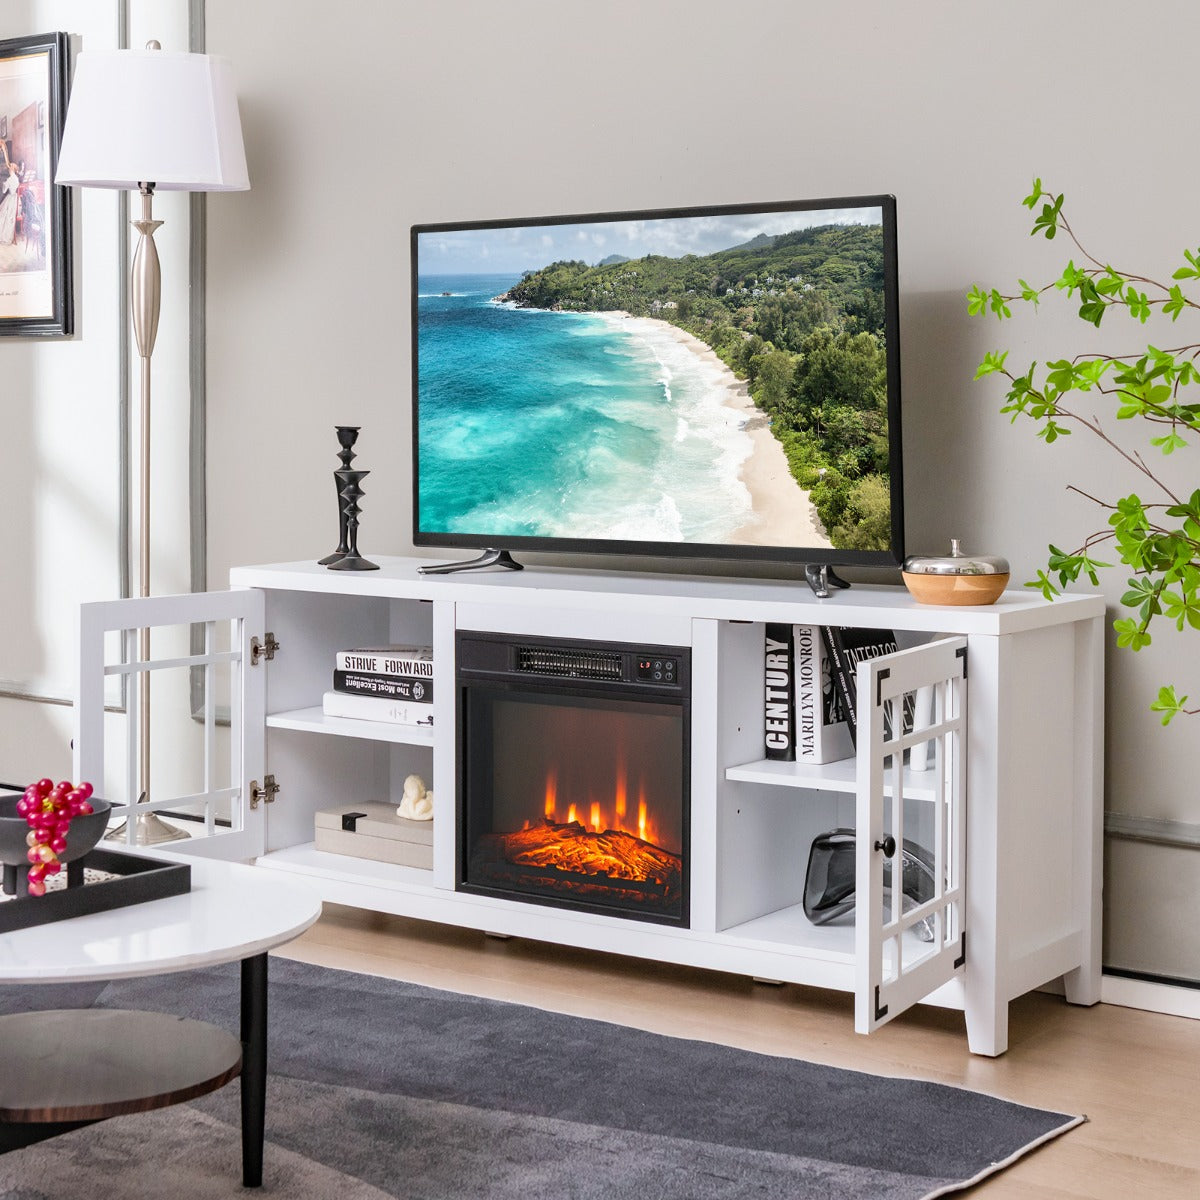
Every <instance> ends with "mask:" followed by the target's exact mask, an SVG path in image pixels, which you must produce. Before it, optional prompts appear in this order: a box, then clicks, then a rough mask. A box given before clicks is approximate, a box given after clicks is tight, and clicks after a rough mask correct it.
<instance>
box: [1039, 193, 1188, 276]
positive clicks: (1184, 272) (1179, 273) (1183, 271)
mask: <svg viewBox="0 0 1200 1200" xmlns="http://www.w3.org/2000/svg"><path fill="white" fill-rule="evenodd" d="M1031 207H1032V206H1031ZM1183 257H1184V258H1186V259H1187V260H1188V263H1189V264H1190V265H1189V266H1186V267H1180V268H1179V270H1178V271H1176V272H1175V273H1174V274H1173V275H1172V276H1171V278H1172V279H1200V250H1197V251H1196V253H1195V254H1193V253H1192V252H1191V251H1190V250H1185V251H1184V252H1183Z"/></svg>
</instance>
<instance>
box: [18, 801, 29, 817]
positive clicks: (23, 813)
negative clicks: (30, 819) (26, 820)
mask: <svg viewBox="0 0 1200 1200" xmlns="http://www.w3.org/2000/svg"><path fill="white" fill-rule="evenodd" d="M29 810H30V804H29V800H28V799H27V798H26V797H24V796H22V797H21V798H20V800H18V801H17V816H19V817H27V816H29Z"/></svg>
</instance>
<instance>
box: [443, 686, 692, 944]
mask: <svg viewBox="0 0 1200 1200" xmlns="http://www.w3.org/2000/svg"><path fill="white" fill-rule="evenodd" d="M465 705H466V710H465V711H466V717H467V719H466V730H465V734H466V736H465V737H464V739H463V745H464V747H465V750H466V759H467V762H466V770H465V771H464V773H463V782H464V783H465V785H466V796H465V809H466V828H465V833H466V836H465V845H464V854H463V860H462V865H463V878H462V884H463V886H464V889H465V890H469V891H483V892H486V893H488V894H492V895H495V894H500V895H507V894H512V895H515V896H516V897H517V898H521V899H533V900H536V901H538V902H541V903H550V904H556V905H560V906H563V907H569V908H580V909H583V910H586V911H600V912H610V913H613V914H615V915H622V916H631V917H635V918H640V919H644V920H651V921H665V922H670V923H676V924H686V897H687V870H686V867H687V840H688V839H687V804H686V797H687V791H688V788H687V760H688V755H687V728H686V725H687V719H686V714H687V706H686V705H685V704H683V703H681V702H674V703H672V702H666V701H660V700H657V699H650V698H646V697H638V698H626V697H611V696H586V695H585V696H580V695H564V694H562V689H561V687H560V688H559V689H558V690H555V691H553V692H551V693H546V692H543V691H541V690H525V689H520V690H514V689H510V688H490V687H487V686H486V685H474V684H473V685H471V686H469V687H467V688H466V689H465Z"/></svg>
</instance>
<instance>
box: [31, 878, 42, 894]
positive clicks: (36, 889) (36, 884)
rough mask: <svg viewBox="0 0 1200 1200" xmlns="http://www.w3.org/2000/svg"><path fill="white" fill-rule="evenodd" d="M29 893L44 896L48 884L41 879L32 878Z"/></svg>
mask: <svg viewBox="0 0 1200 1200" xmlns="http://www.w3.org/2000/svg"><path fill="white" fill-rule="evenodd" d="M29 894H30V895H31V896H44V895H45V894H46V885H45V884H44V883H43V882H42V881H41V880H40V879H30V880H29Z"/></svg>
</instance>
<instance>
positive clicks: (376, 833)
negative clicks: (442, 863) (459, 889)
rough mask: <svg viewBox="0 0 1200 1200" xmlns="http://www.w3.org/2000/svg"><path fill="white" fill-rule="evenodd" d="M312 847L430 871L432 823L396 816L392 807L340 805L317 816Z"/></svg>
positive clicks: (385, 805)
mask: <svg viewBox="0 0 1200 1200" xmlns="http://www.w3.org/2000/svg"><path fill="white" fill-rule="evenodd" d="M315 844H316V847H317V849H318V850H325V851H327V852H328V853H330V854H349V855H351V856H352V857H354V858H370V859H374V860H375V861H376V862H386V863H395V864H396V865H397V866H399V867H423V868H424V869H425V870H427V871H432V870H433V822H432V821H409V820H406V819H405V818H404V817H398V816H397V815H396V809H395V806H394V805H391V804H343V805H342V806H341V807H340V808H330V809H326V810H325V811H323V812H319V813H317V814H316V837H315Z"/></svg>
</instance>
